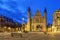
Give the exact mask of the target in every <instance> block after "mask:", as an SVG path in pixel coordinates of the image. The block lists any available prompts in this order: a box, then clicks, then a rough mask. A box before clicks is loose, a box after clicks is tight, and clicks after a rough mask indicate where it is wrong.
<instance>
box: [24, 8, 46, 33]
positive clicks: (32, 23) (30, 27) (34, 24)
mask: <svg viewBox="0 0 60 40" xmlns="http://www.w3.org/2000/svg"><path fill="white" fill-rule="evenodd" d="M46 12H47V11H46V8H45V9H44V16H42V15H41V13H40V12H39V10H38V9H37V10H36V12H35V15H34V16H33V17H32V18H31V12H30V7H29V8H28V21H27V25H26V27H25V30H26V31H40V32H41V31H46Z"/></svg>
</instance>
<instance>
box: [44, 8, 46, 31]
mask: <svg viewBox="0 0 60 40" xmlns="http://www.w3.org/2000/svg"><path fill="white" fill-rule="evenodd" d="M46 13H47V11H46V8H44V30H45V31H46Z"/></svg>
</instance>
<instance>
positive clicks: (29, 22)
mask: <svg viewBox="0 0 60 40" xmlns="http://www.w3.org/2000/svg"><path fill="white" fill-rule="evenodd" d="M30 14H31V13H30V7H28V21H27V27H26V30H27V31H30V30H31V19H30V18H31V17H30Z"/></svg>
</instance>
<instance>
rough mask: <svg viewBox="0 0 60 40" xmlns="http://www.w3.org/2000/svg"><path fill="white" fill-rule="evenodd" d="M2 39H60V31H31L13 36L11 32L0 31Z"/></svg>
mask: <svg viewBox="0 0 60 40" xmlns="http://www.w3.org/2000/svg"><path fill="white" fill-rule="evenodd" d="M0 40H60V33H47V34H44V33H43V32H30V33H25V34H23V37H22V38H21V37H11V34H10V33H7V34H6V33H0Z"/></svg>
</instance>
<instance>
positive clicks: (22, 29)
mask: <svg viewBox="0 0 60 40" xmlns="http://www.w3.org/2000/svg"><path fill="white" fill-rule="evenodd" d="M24 29H25V28H24V18H22V31H24Z"/></svg>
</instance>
